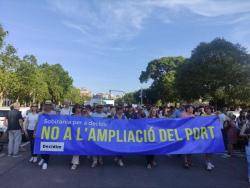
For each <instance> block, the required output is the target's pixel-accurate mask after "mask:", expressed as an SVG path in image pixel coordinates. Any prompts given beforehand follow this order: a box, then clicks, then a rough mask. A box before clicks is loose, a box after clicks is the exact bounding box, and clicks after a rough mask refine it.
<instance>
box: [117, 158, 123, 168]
mask: <svg viewBox="0 0 250 188" xmlns="http://www.w3.org/2000/svg"><path fill="white" fill-rule="evenodd" d="M118 165H119V166H120V167H123V166H124V163H123V162H122V160H121V159H120V160H118Z"/></svg>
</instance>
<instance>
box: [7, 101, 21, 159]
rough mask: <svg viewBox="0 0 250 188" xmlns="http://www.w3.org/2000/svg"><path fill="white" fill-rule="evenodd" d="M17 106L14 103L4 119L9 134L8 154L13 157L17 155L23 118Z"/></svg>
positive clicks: (18, 105) (17, 104)
mask: <svg viewBox="0 0 250 188" xmlns="http://www.w3.org/2000/svg"><path fill="white" fill-rule="evenodd" d="M19 108H20V104H19V103H17V102H16V103H14V104H13V108H12V110H10V111H9V112H8V114H7V115H6V117H5V120H4V125H5V126H7V131H8V135H9V143H8V156H13V157H18V156H19V146H20V144H21V141H22V132H21V130H23V118H22V114H21V112H20V111H19Z"/></svg>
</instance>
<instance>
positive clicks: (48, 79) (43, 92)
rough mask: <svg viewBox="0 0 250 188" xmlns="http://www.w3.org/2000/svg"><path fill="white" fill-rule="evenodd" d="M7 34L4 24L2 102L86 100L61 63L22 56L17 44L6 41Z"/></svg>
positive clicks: (1, 33) (0, 64)
mask: <svg viewBox="0 0 250 188" xmlns="http://www.w3.org/2000/svg"><path fill="white" fill-rule="evenodd" d="M7 34H8V33H7V32H6V31H4V29H3V28H2V27H1V25H0V105H2V102H3V99H4V98H8V99H10V100H12V101H16V100H19V101H20V102H22V103H26V104H27V103H31V102H42V101H44V100H46V99H51V100H52V101H53V102H56V103H58V102H60V101H63V100H64V99H66V97H67V99H71V100H72V102H75V101H77V102H83V101H84V99H82V98H81V96H80V90H78V89H77V88H75V87H73V85H72V83H73V79H72V78H71V76H70V75H69V73H68V72H67V71H66V70H64V68H63V67H62V66H61V65H60V64H49V63H38V60H37V58H36V57H35V56H34V55H25V56H24V57H23V58H20V57H19V56H18V54H17V50H16V48H15V47H14V46H13V45H11V44H5V42H4V39H5V37H6V35H7Z"/></svg>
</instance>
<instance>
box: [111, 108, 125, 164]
mask: <svg viewBox="0 0 250 188" xmlns="http://www.w3.org/2000/svg"><path fill="white" fill-rule="evenodd" d="M113 118H114V119H127V118H126V116H125V115H124V113H123V107H122V106H118V107H117V108H116V114H115V115H114V117H113ZM114 161H115V163H117V165H118V166H120V167H123V166H124V163H123V157H122V156H120V155H118V156H116V157H115V159H114Z"/></svg>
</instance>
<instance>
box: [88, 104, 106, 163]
mask: <svg viewBox="0 0 250 188" xmlns="http://www.w3.org/2000/svg"><path fill="white" fill-rule="evenodd" d="M91 117H100V118H106V117H107V115H106V114H105V113H104V112H103V106H102V105H101V104H99V105H97V106H96V111H95V112H94V113H92V115H91ZM98 163H99V165H103V159H102V157H101V156H93V162H92V165H91V168H95V167H96V166H97V165H98Z"/></svg>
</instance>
